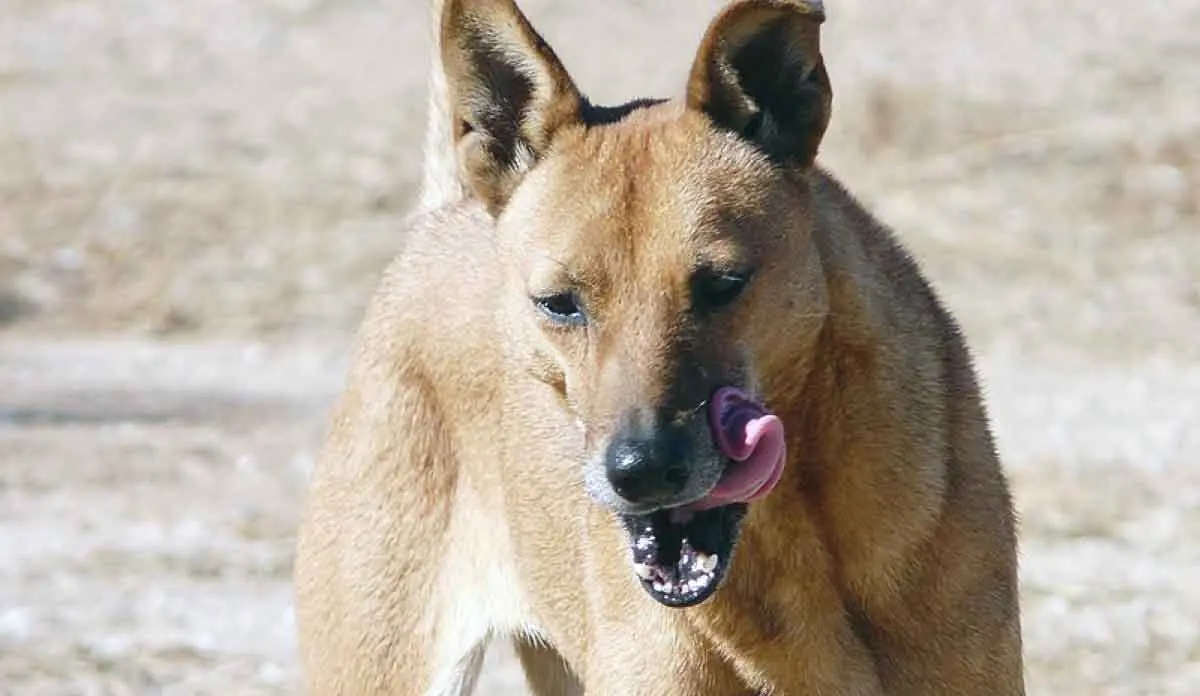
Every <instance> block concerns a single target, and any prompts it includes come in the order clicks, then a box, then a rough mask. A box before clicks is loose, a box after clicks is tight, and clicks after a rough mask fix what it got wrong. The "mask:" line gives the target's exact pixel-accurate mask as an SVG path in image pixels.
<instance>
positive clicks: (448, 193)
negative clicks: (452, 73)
mask: <svg viewBox="0 0 1200 696" xmlns="http://www.w3.org/2000/svg"><path fill="white" fill-rule="evenodd" d="M445 6H446V0H433V36H432V37H431V43H432V46H433V50H432V52H431V55H430V59H429V83H428V86H427V89H428V90H429V102H428V112H427V113H426V116H425V118H426V123H425V153H424V157H425V161H424V165H423V172H422V180H421V197H420V201H419V203H418V206H419V207H420V209H421V210H422V211H428V210H433V209H435V208H439V207H441V206H443V205H446V204H447V203H451V202H453V201H456V200H459V199H461V198H462V197H463V195H464V190H463V185H462V181H461V180H460V179H459V177H458V164H457V162H456V160H455V155H454V132H453V126H454V124H453V120H452V119H453V116H452V107H451V104H450V88H449V85H447V83H446V70H445V66H444V65H443V64H442V15H443V13H444V11H445Z"/></svg>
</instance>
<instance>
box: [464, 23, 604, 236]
mask: <svg viewBox="0 0 1200 696" xmlns="http://www.w3.org/2000/svg"><path fill="white" fill-rule="evenodd" d="M441 45H442V56H441V57H442V65H443V68H444V70H445V71H446V82H447V87H448V88H449V92H450V94H449V96H450V107H451V110H452V114H451V116H452V118H453V119H454V141H455V147H456V150H457V155H458V162H459V169H460V175H461V177H462V179H463V181H464V183H466V184H467V186H469V187H470V189H471V191H473V192H474V193H475V195H476V196H478V197H479V198H480V199H481V200H482V201H483V202H484V204H485V205H486V206H487V208H488V210H489V211H490V212H491V213H492V214H493V215H495V214H497V213H498V212H499V211H500V209H502V208H503V207H504V204H505V203H506V202H507V201H508V197H509V196H510V195H511V194H512V191H513V189H514V188H515V187H516V185H517V184H518V183H519V182H520V181H521V178H522V177H523V176H524V174H525V173H526V172H527V171H528V170H529V168H530V167H532V166H533V164H534V163H535V162H537V160H538V159H539V158H540V157H541V156H542V155H543V154H545V151H546V149H547V148H548V147H549V145H550V140H551V138H552V137H553V135H554V133H555V131H556V130H558V129H559V128H562V127H563V126H565V125H567V124H570V123H572V122H578V121H579V119H580V113H581V108H582V107H581V104H582V97H581V96H580V94H579V91H578V90H577V89H576V88H575V84H574V83H573V82H572V81H571V77H570V75H568V74H567V71H566V69H565V68H563V66H562V63H561V62H560V61H559V60H558V57H557V56H555V55H554V51H552V50H551V49H550V47H549V46H548V45H546V42H545V41H543V40H542V37H541V36H539V35H538V34H537V32H536V31H534V29H533V27H532V26H531V25H530V24H529V21H528V20H527V19H526V18H525V15H523V14H522V13H521V11H520V10H519V9H517V6H516V5H515V4H514V3H513V2H512V0H447V1H446V4H445V6H444V7H443V12H442V19H441Z"/></svg>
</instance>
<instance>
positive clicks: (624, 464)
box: [605, 428, 689, 503]
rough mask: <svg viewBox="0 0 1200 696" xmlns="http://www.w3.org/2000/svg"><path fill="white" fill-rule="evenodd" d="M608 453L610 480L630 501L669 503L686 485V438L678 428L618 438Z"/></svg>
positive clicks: (607, 465)
mask: <svg viewBox="0 0 1200 696" xmlns="http://www.w3.org/2000/svg"><path fill="white" fill-rule="evenodd" d="M606 454H607V457H606V460H605V468H606V469H607V473H608V481H609V483H610V484H612V487H613V490H615V491H616V492H617V495H620V496H621V497H622V498H624V499H626V500H628V501H629V502H631V503H654V502H668V501H669V500H670V498H671V497H673V496H675V495H678V494H679V493H680V492H682V491H683V488H684V486H686V485H687V481H688V473H689V468H688V462H687V457H688V451H687V440H686V439H685V437H684V434H683V433H682V432H681V431H680V430H679V429H677V428H667V429H664V430H663V431H661V432H660V433H658V434H657V435H656V436H654V437H650V438H631V437H617V438H615V439H614V440H613V441H612V443H611V444H610V445H609V446H608V452H607V453H606Z"/></svg>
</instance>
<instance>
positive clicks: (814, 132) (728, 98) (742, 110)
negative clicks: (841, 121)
mask: <svg viewBox="0 0 1200 696" xmlns="http://www.w3.org/2000/svg"><path fill="white" fill-rule="evenodd" d="M823 21H825V13H824V10H823V8H822V6H821V3H820V0H807V1H806V0H790V1H789V0H742V1H741V2H736V3H734V4H733V5H730V6H729V7H727V8H726V9H725V10H724V11H723V12H721V14H720V15H718V16H717V18H716V19H714V20H713V21H712V24H710V25H709V27H708V31H707V32H705V35H704V41H703V42H702V43H701V44H700V50H699V51H698V52H697V54H696V59H695V62H694V63H693V64H692V71H691V74H690V76H689V77H688V88H687V105H688V107H689V108H691V109H695V110H697V111H701V112H703V113H705V114H707V115H708V116H709V118H711V119H712V121H713V122H714V123H716V124H717V125H718V126H720V127H722V128H725V129H728V130H731V131H733V132H735V133H737V134H739V135H741V136H742V137H744V138H745V139H747V140H749V141H751V142H753V143H754V144H756V145H757V146H759V147H760V148H762V150H763V151H765V152H766V153H767V154H768V155H769V156H771V157H772V158H773V159H775V160H776V161H778V162H780V163H782V164H784V165H786V166H792V167H800V168H804V167H808V166H809V165H811V164H812V162H813V159H814V158H815V157H816V155H817V147H818V146H819V145H820V143H821V137H822V136H823V135H824V134H825V127H826V126H827V125H828V124H829V111H830V103H831V99H832V90H831V89H830V86H829V75H828V74H826V72H825V63H824V61H823V60H822V59H821V47H820V25H821V23H822V22H823Z"/></svg>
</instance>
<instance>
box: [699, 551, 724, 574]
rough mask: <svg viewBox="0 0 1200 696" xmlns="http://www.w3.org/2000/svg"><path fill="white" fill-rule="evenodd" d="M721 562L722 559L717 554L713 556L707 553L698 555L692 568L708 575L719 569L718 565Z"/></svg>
mask: <svg viewBox="0 0 1200 696" xmlns="http://www.w3.org/2000/svg"><path fill="white" fill-rule="evenodd" d="M719 562H720V557H719V556H717V555H716V554H712V555H711V556H710V555H709V554H707V553H697V554H696V558H695V559H694V560H693V561H692V567H693V568H695V569H696V570H702V571H704V572H706V573H711V572H713V571H714V570H716V569H717V563H719Z"/></svg>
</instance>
